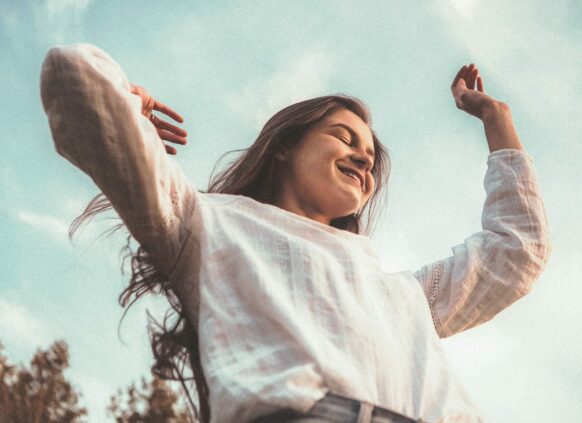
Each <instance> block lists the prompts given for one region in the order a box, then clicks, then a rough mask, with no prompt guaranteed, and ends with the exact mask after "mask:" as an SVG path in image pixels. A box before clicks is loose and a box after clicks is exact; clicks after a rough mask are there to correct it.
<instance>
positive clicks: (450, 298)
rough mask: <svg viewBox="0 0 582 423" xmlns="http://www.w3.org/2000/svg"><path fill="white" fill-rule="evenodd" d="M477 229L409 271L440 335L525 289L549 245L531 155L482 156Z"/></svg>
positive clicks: (480, 318)
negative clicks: (431, 260)
mask: <svg viewBox="0 0 582 423" xmlns="http://www.w3.org/2000/svg"><path fill="white" fill-rule="evenodd" d="M484 186H485V191H486V199H485V204H484V206H483V213H482V216H481V225H482V227H483V230H482V231H480V232H477V233H475V234H473V235H471V236H470V237H468V238H466V239H465V242H464V243H463V244H459V245H456V246H454V247H453V248H452V252H453V255H452V256H451V257H448V258H446V259H443V260H439V261H437V262H435V263H430V264H427V265H424V266H422V267H421V268H420V269H419V270H417V271H416V272H414V276H415V277H416V278H417V279H418V280H419V281H420V283H421V285H422V288H423V290H424V293H425V295H426V297H427V299H428V303H429V307H430V310H431V314H432V319H433V322H434V326H435V329H436V331H437V333H438V334H439V336H440V337H441V338H444V337H447V336H451V335H454V334H455V333H458V332H461V331H464V330H466V329H469V328H472V327H474V326H477V325H479V324H481V323H484V322H487V321H488V320H490V319H492V318H493V317H494V316H495V315H496V314H497V313H499V312H500V311H501V310H503V309H505V308H506V307H508V306H509V305H511V304H512V303H514V302H515V301H517V300H518V299H520V298H521V297H523V296H524V295H526V294H527V293H528V292H529V291H530V290H531V289H532V285H533V283H534V282H535V281H536V279H537V278H538V277H539V276H540V273H541V272H542V271H543V269H544V268H545V265H546V263H547V260H548V258H549V256H550V253H551V250H552V246H551V241H550V238H549V230H548V222H547V217H546V212H545V209H544V204H543V201H542V198H541V196H540V189H539V186H538V181H537V177H536V173H535V170H534V167H533V160H532V158H531V156H530V155H529V154H528V153H527V152H525V151H522V150H516V149H502V150H497V151H494V152H493V153H491V154H490V155H489V157H488V160H487V172H486V175H485V181H484Z"/></svg>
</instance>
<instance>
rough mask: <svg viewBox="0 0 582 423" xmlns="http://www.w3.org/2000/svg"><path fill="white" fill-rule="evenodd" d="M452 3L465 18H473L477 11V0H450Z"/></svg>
mask: <svg viewBox="0 0 582 423" xmlns="http://www.w3.org/2000/svg"><path fill="white" fill-rule="evenodd" d="M448 1H449V3H450V5H451V6H453V8H454V9H455V10H456V11H457V13H458V14H459V15H461V16H462V17H463V18H465V19H468V20H470V19H472V17H473V13H474V11H475V6H476V2H475V0H448Z"/></svg>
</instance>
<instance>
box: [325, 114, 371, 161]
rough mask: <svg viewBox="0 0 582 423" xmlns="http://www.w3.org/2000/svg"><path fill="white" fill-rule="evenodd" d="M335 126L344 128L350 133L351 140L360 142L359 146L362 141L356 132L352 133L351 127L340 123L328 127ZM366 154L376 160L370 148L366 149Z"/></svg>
mask: <svg viewBox="0 0 582 423" xmlns="http://www.w3.org/2000/svg"><path fill="white" fill-rule="evenodd" d="M336 126H340V127H342V128H344V129H345V130H346V131H348V132H349V133H350V135H351V137H352V138H355V139H357V140H358V141H359V142H360V144H361V143H362V139H361V138H360V137H358V134H356V131H354V130H353V128H352V127H351V126H349V125H346V124H345V123H341V122H340V123H334V124H333V125H330V126H329V127H330V128H333V127H336ZM366 153H368V155H370V156H371V157H372V158H376V155H375V154H374V150H372V149H371V148H367V149H366Z"/></svg>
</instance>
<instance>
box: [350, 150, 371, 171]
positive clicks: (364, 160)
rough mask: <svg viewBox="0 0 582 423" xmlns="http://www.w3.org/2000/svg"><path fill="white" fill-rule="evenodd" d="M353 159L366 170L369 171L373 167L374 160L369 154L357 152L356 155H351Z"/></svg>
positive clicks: (360, 167) (359, 166)
mask: <svg viewBox="0 0 582 423" xmlns="http://www.w3.org/2000/svg"><path fill="white" fill-rule="evenodd" d="M351 159H352V162H354V163H355V164H356V166H358V168H359V169H362V170H364V172H367V171H369V170H370V169H372V165H373V162H372V159H371V158H370V157H369V156H368V155H364V154H355V155H354V156H352V157H351Z"/></svg>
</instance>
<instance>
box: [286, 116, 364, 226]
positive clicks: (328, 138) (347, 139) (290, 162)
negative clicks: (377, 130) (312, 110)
mask: <svg viewBox="0 0 582 423" xmlns="http://www.w3.org/2000/svg"><path fill="white" fill-rule="evenodd" d="M276 157H277V159H278V160H280V161H281V162H282V167H283V169H282V173H283V178H282V180H281V187H280V188H281V189H280V191H279V192H280V196H279V199H278V201H277V205H278V206H279V207H281V208H283V209H285V210H288V211H291V212H294V213H297V214H299V215H302V216H305V217H308V218H311V219H313V220H317V221H319V222H321V223H324V224H329V223H330V222H331V220H333V219H336V218H338V217H343V216H348V215H350V214H353V213H356V212H358V211H359V210H360V209H361V208H362V207H364V205H365V204H366V201H368V198H370V195H371V194H372V191H373V190H374V179H373V177H372V175H371V173H370V170H371V168H372V165H373V164H374V142H373V138H372V132H371V130H370V128H369V127H368V125H367V124H366V123H365V122H364V121H363V120H362V119H361V118H360V117H359V116H358V115H356V114H355V113H353V112H351V111H349V110H346V109H338V110H336V111H334V112H333V113H331V114H330V115H328V116H327V117H326V118H324V119H323V120H321V121H320V122H318V123H316V124H314V125H313V126H312V127H311V128H310V129H309V130H308V131H307V132H306V133H305V135H304V136H303V138H301V140H299V141H298V142H297V143H296V144H295V145H294V146H292V147H291V148H290V149H286V150H283V151H282V152H280V153H278V154H277V156H276Z"/></svg>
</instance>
